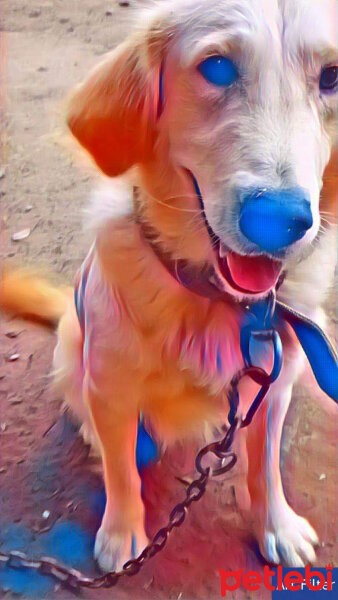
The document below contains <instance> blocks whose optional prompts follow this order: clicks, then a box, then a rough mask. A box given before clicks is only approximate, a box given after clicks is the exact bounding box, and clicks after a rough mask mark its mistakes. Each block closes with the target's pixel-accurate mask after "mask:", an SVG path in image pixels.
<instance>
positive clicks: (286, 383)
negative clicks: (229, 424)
mask: <svg viewBox="0 0 338 600" xmlns="http://www.w3.org/2000/svg"><path fill="white" fill-rule="evenodd" d="M301 360H302V359H301V357H299V356H298V357H293V360H290V362H288V363H286V366H285V367H284V368H283V371H282V373H281V375H280V377H279V379H278V381H277V382H275V383H274V384H273V386H272V387H271V390H270V392H269V394H268V395H267V397H266V399H265V400H264V403H263V405H262V406H261V408H260V409H259V411H258V413H257V414H256V416H255V418H254V420H253V422H252V423H251V425H250V426H249V428H248V430H247V449H248V456H249V463H248V487H249V492H250V496H251V502H252V509H253V518H254V523H255V529H256V534H257V538H258V542H259V546H260V550H261V553H262V554H263V556H264V557H265V558H266V559H267V561H269V562H271V563H275V564H279V563H282V564H284V565H287V566H292V567H301V566H304V564H307V563H309V562H313V561H314V560H315V551H314V545H315V544H316V543H318V538H317V535H316V533H315V531H314V530H313V528H312V527H311V525H310V524H309V523H308V521H307V520H306V519H304V518H303V517H300V516H299V515H297V514H296V513H295V512H294V511H293V510H292V508H291V507H290V506H289V504H288V503H287V500H286V498H285V495H284V491H283V484H282V478H281V472H280V446H281V436H282V429H283V424H284V419H285V416H286V413H287V410H288V407H289V404H290V400H291V395H292V387H293V381H294V380H295V377H296V376H297V367H298V368H299V369H300V368H301Z"/></svg>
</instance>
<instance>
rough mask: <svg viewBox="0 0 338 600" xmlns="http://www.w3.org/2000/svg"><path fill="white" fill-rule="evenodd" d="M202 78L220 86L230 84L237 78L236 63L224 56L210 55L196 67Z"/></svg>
mask: <svg viewBox="0 0 338 600" xmlns="http://www.w3.org/2000/svg"><path fill="white" fill-rule="evenodd" d="M198 70H199V71H200V73H201V74H202V75H203V77H204V79H206V80H207V81H209V83H213V84H214V85H218V86H221V87H226V86H228V85H231V84H232V83H233V82H234V81H236V79H238V71H237V67H236V65H234V63H233V62H232V60H230V59H229V58H226V57H225V56H210V57H209V58H207V59H206V60H204V61H203V62H201V64H200V65H199V67H198Z"/></svg>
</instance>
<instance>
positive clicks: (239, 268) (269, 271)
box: [221, 252, 281, 293]
mask: <svg viewBox="0 0 338 600" xmlns="http://www.w3.org/2000/svg"><path fill="white" fill-rule="evenodd" d="M221 261H222V262H223V261H226V262H227V267H228V274H230V278H231V280H232V282H233V283H234V284H235V285H236V286H237V287H238V288H240V289H241V290H243V291H247V292H251V293H259V292H265V291H266V290H269V289H270V288H272V287H274V285H275V284H276V282H277V280H278V277H279V275H280V272H281V263H280V262H279V261H276V260H273V259H271V258H268V257H267V256H241V255H240V254H236V253H235V252H228V253H227V255H226V256H225V257H224V258H222V259H221ZM222 271H223V269H222ZM231 280H230V283H232V282H231Z"/></svg>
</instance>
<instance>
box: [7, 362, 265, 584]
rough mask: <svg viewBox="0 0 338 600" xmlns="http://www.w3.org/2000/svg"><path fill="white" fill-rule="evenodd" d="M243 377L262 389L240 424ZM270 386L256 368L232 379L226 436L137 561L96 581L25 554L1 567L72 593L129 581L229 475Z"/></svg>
mask: <svg viewBox="0 0 338 600" xmlns="http://www.w3.org/2000/svg"><path fill="white" fill-rule="evenodd" d="M246 375H248V376H250V377H251V378H252V379H253V380H254V381H256V382H257V383H259V384H261V386H262V388H261V392H260V393H259V396H260V398H259V401H258V402H256V400H257V398H256V400H255V401H254V403H253V405H252V406H251V408H250V410H249V412H248V414H247V417H246V418H245V420H244V421H240V420H239V419H238V417H237V416H236V413H237V406H236V402H237V399H238V391H237V386H238V383H239V381H240V380H241V379H242V378H243V377H245V376H246ZM269 386H270V375H268V374H267V373H266V372H265V371H264V370H263V369H260V368H258V367H247V368H245V369H243V370H242V371H240V372H239V373H238V374H237V375H236V376H235V377H234V379H233V380H232V382H231V386H230V402H231V404H232V408H231V411H230V414H229V422H230V427H229V428H228V430H227V432H226V434H225V435H224V437H223V439H222V440H220V441H216V442H212V443H210V444H208V445H207V446H205V447H204V448H202V449H201V450H200V451H199V453H198V454H197V456H196V460H195V466H196V470H197V471H198V473H199V477H198V478H196V479H194V481H192V482H191V483H190V485H189V486H188V488H187V490H186V497H185V499H184V500H183V501H182V502H179V503H178V504H176V506H175V507H174V508H173V510H172V511H171V513H170V516H169V520H168V524H167V525H166V526H165V527H162V528H161V529H160V530H159V531H158V532H157V533H156V535H155V536H154V537H153V539H152V541H151V542H150V543H149V544H148V546H146V548H145V549H144V550H143V552H142V553H141V554H140V555H139V556H138V557H137V558H135V559H132V560H129V561H128V562H127V563H126V564H125V565H124V566H123V569H122V570H121V571H118V572H115V571H112V572H110V573H105V574H104V575H101V576H99V577H85V576H84V575H83V574H82V573H81V572H80V571H78V570H76V569H73V568H68V567H65V566H64V565H63V564H61V563H59V562H58V561H56V560H55V559H53V558H49V557H42V558H41V559H39V560H31V559H29V558H28V556H27V555H26V554H25V553H23V552H19V551H12V552H9V553H8V554H4V553H2V552H0V565H3V566H8V567H11V568H13V569H21V568H25V569H33V570H34V571H37V572H39V573H41V574H43V575H47V576H51V577H53V578H54V579H56V580H57V581H58V582H60V583H61V584H63V585H64V586H70V587H71V588H73V589H74V588H75V589H79V588H90V589H100V588H111V587H113V586H115V585H116V584H117V583H118V581H119V579H120V578H121V577H124V576H128V577H131V576H132V575H136V574H137V573H138V572H139V571H140V569H141V568H142V567H143V565H144V564H145V563H146V562H148V560H149V559H150V558H152V557H153V556H155V554H157V553H158V552H160V551H161V550H163V548H164V547H165V545H166V543H167V540H168V537H169V535H170V533H171V532H172V530H173V529H175V528H177V527H180V526H181V525H182V523H183V521H184V520H185V517H186V514H187V510H188V508H189V507H190V505H191V504H192V503H193V502H197V501H198V500H200V498H201V497H202V496H203V494H204V493H205V490H206V487H207V484H208V481H209V479H210V477H211V476H216V477H217V476H219V475H222V474H224V473H226V472H228V471H230V470H231V469H232V468H233V467H234V466H235V464H236V462H237V457H236V455H235V453H234V452H233V451H232V450H231V449H232V444H233V440H234V436H235V433H236V430H237V429H239V428H242V427H247V425H249V423H250V422H251V420H252V418H253V416H254V413H255V412H256V411H257V410H258V407H259V405H260V403H261V402H262V400H263V398H264V396H265V395H266V393H267V391H268V389H269ZM262 392H263V393H262ZM254 404H255V406H254ZM209 453H212V454H214V455H215V456H217V458H219V459H221V461H222V462H221V466H220V467H219V468H218V469H213V470H211V467H209V466H206V467H204V466H203V465H202V460H203V459H205V457H206V456H207V454H209Z"/></svg>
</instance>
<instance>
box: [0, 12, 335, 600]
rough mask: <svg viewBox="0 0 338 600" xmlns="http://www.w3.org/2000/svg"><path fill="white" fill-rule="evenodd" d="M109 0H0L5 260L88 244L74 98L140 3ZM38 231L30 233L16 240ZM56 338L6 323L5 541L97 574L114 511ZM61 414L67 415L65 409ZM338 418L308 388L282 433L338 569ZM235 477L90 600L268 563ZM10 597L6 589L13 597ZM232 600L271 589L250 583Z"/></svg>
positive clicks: (158, 492)
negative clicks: (66, 384) (70, 139)
mask: <svg viewBox="0 0 338 600" xmlns="http://www.w3.org/2000/svg"><path fill="white" fill-rule="evenodd" d="M130 4H131V6H129V7H128V6H119V5H118V2H114V1H111V2H106V1H104V0H71V1H69V0H68V1H66V0H40V1H38V0H30V2H27V1H26V2H24V1H22V0H2V7H1V30H2V31H1V33H2V36H1V39H2V67H1V79H2V88H1V89H2V103H1V127H2V130H1V136H2V137H1V139H2V164H1V172H0V177H1V181H0V183H1V191H0V201H1V219H2V247H1V258H2V259H4V261H5V263H6V264H8V265H13V266H14V265H18V264H19V265H20V264H23V265H34V266H35V265H37V266H39V267H41V268H42V269H44V270H45V271H48V272H51V273H54V277H55V279H56V280H58V281H62V282H64V281H66V282H70V283H71V282H72V281H73V277H74V274H75V271H76V269H77V267H78V266H79V265H80V263H81V261H82V260H83V258H84V255H85V252H86V248H88V243H89V236H88V233H86V232H84V231H83V230H82V210H83V207H84V206H85V204H86V202H87V199H88V195H89V193H90V191H91V190H92V188H93V187H94V185H95V179H96V174H95V173H94V170H93V169H92V167H90V166H89V165H88V164H84V162H83V161H81V160H79V159H78V156H77V154H76V153H74V152H73V151H72V149H71V147H70V146H68V144H67V143H65V133H64V131H63V128H62V102H63V100H64V98H65V96H66V95H67V93H68V91H69V90H70V89H71V88H72V86H73V85H74V84H75V83H76V82H78V81H79V80H81V79H82V77H83V76H84V75H85V74H86V73H87V71H88V69H89V67H91V66H92V65H94V64H95V63H96V62H97V61H98V60H99V59H100V56H101V55H103V54H104V53H105V52H106V51H108V50H109V49H111V48H112V47H114V46H115V45H116V43H118V42H119V41H120V40H121V39H122V38H123V37H124V36H125V35H126V34H127V33H128V30H129V25H130V21H131V18H132V13H133V8H134V7H135V5H136V2H131V3H130ZM25 228H30V229H31V233H30V235H29V237H27V238H26V239H24V240H21V241H16V242H15V241H12V240H11V236H12V234H13V233H15V232H18V231H21V230H23V229H25ZM54 344H55V334H54V332H53V331H50V330H47V329H45V328H43V327H42V326H40V325H37V324H29V323H27V322H24V321H21V320H19V319H11V318H8V317H3V318H2V320H1V323H0V401H1V412H0V436H1V451H0V506H1V512H0V526H1V530H0V550H11V549H17V550H23V551H26V552H28V553H29V554H30V555H31V556H39V555H40V554H49V555H52V556H56V557H57V558H60V559H62V560H63V561H64V562H65V563H67V564H71V565H73V566H76V567H78V568H80V569H82V570H83V571H85V572H87V573H92V574H93V573H95V572H96V567H95V564H94V562H93V560H92V558H91V556H92V547H93V540H94V534H95V530H96V529H97V527H98V524H99V521H100V517H101V515H102V511H103V506H104V492H103V486H102V480H101V476H100V474H99V472H98V470H97V467H96V465H95V464H93V461H92V459H91V458H90V457H88V448H86V447H85V446H84V444H83V443H82V441H81V440H80V439H79V438H78V437H77V434H76V431H75V428H74V427H73V425H72V424H71V423H70V421H69V419H68V418H67V416H65V415H63V416H62V415H61V413H60V406H61V399H60V398H58V397H56V395H55V394H54V393H53V392H52V390H51V388H50V376H49V373H50V368H51V357H52V352H53V346H54ZM60 415H61V416H60ZM335 434H336V431H335V421H334V419H333V408H332V406H331V404H330V403H329V402H328V401H326V400H325V399H323V398H315V396H314V394H311V393H309V392H308V391H305V390H304V389H299V390H298V392H297V394H296V396H295V398H294V402H293V405H292V408H291V410H290V412H289V415H288V418H287V424H286V427H285V432H284V445H283V464H284V482H285V487H286V492H287V496H288V498H289V500H290V502H291V504H292V506H293V507H294V508H295V509H296V510H297V511H299V512H300V513H301V514H302V515H304V516H305V517H306V518H308V519H309V520H310V522H311V523H313V524H314V526H315V527H316V528H317V531H318V532H319V535H320V539H321V547H320V548H319V550H318V561H317V566H324V565H325V564H327V563H328V562H331V563H332V562H333V563H334V564H337V560H336V559H337V546H336V543H335V538H336V532H337V528H336V522H335V490H336V486H335V484H336V463H335ZM184 456H185V455H184V454H183V455H182V453H181V452H180V451H179V450H177V449H175V450H174V451H172V452H171V453H169V454H167V455H166V456H165V457H164V460H163V461H162V463H161V464H159V465H156V466H154V467H151V468H150V469H149V470H148V472H147V473H146V475H145V482H144V483H145V485H144V489H145V499H146V506H147V512H148V516H147V523H148V529H149V533H154V532H155V531H156V529H157V528H158V527H159V526H161V525H162V524H163V523H164V522H165V520H166V516H167V514H168V512H169V510H170V509H171V507H172V506H173V504H174V503H175V502H176V501H177V500H179V499H180V498H181V497H182V494H183V493H184V485H183V484H182V482H180V481H178V480H177V478H176V477H177V476H182V475H186V473H187V470H189V468H190V467H188V466H187V465H188V458H187V459H186V460H185V458H184ZM235 482H236V474H235V475H234V476H232V477H229V476H228V477H227V478H225V479H223V480H222V481H217V482H213V483H212V484H211V485H210V488H209V490H208V492H207V494H206V496H205V497H204V498H203V500H202V501H201V502H200V504H199V505H196V506H194V507H193V508H192V510H191V514H190V515H189V517H188V519H187V521H186V523H185V524H184V526H183V527H182V528H181V529H180V530H179V531H175V532H174V533H173V535H172V538H171V539H170V540H169V542H168V545H167V547H166V549H165V550H164V551H163V553H162V554H161V555H160V556H157V557H156V558H154V559H153V560H152V562H151V563H149V564H148V565H147V566H146V568H145V569H144V572H143V571H142V573H140V574H139V575H137V576H136V577H135V578H133V579H129V580H128V581H126V582H123V583H121V584H120V585H119V587H118V588H115V589H114V590H113V591H102V592H95V593H94V592H84V593H83V595H82V597H83V598H84V599H86V598H88V599H89V598H90V599H94V598H100V599H102V600H104V599H106V598H118V599H124V598H133V599H138V598H140V599H143V598H144V599H149V600H150V599H155V598H156V599H175V600H184V599H193V598H196V599H197V598H198V599H203V600H206V599H214V598H215V599H216V598H220V579H219V574H218V569H219V568H224V569H226V570H236V569H239V568H244V569H256V570H258V571H260V572H262V569H263V565H264V563H263V562H262V560H261V558H260V557H259V554H258V553H257V549H256V546H255V543H254V540H253V537H252V535H251V529H250V523H248V521H246V520H244V518H243V517H242V516H241V515H240V513H239V510H238V508H237V504H236V499H235V495H234V484H235ZM0 588H1V589H2V592H1V591H0V597H1V598H6V599H7V598H8V599H10V598H13V597H14V594H17V593H19V594H23V595H24V596H25V597H30V598H35V599H39V598H42V597H47V598H56V599H57V600H66V599H67V600H68V599H70V598H73V597H74V593H73V592H72V591H71V590H65V589H63V588H61V587H59V586H56V587H55V584H54V582H51V581H50V580H49V579H46V578H41V577H34V576H33V575H32V573H30V572H28V573H27V572H24V573H23V572H20V571H13V570H11V571H9V570H6V569H0ZM1 594H2V595H1ZM227 597H228V598H238V599H242V598H243V599H244V598H251V597H252V598H258V597H260V598H262V597H263V592H259V596H258V595H257V593H255V592H253V593H251V596H250V594H249V593H248V592H245V590H240V591H238V592H236V593H233V594H232V593H230V594H228V595H227Z"/></svg>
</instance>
